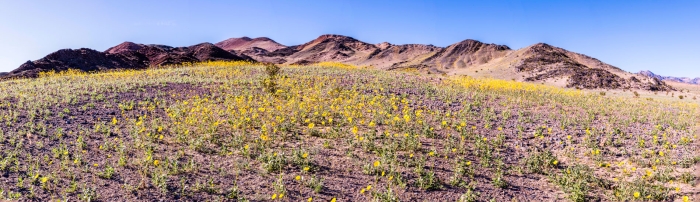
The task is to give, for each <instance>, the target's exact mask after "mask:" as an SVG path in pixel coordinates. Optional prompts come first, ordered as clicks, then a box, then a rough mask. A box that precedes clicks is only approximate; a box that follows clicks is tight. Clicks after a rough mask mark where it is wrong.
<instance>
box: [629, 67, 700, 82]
mask: <svg viewBox="0 0 700 202" xmlns="http://www.w3.org/2000/svg"><path fill="white" fill-rule="evenodd" d="M637 74H639V75H644V76H648V77H654V78H658V79H659V80H662V81H674V82H679V83H687V84H696V85H697V84H700V77H695V78H690V77H675V76H661V75H657V74H655V73H654V72H651V71H649V70H643V71H639V72H637Z"/></svg>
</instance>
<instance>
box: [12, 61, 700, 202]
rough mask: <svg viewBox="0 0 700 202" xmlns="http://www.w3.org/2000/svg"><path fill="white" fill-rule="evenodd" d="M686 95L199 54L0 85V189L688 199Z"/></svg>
mask: <svg viewBox="0 0 700 202" xmlns="http://www.w3.org/2000/svg"><path fill="white" fill-rule="evenodd" d="M699 113H700V111H698V105H697V103H693V102H686V101H681V100H678V101H664V100H654V99H638V98H631V97H630V98H625V97H615V96H602V95H600V94H598V93H590V92H586V91H580V90H571V89H563V88H557V87H550V86H544V85H537V84H529V83H521V82H515V81H504V80H496V79H477V78H470V77H459V76H452V77H448V76H441V75H434V74H432V75H430V74H418V73H415V72H403V71H381V70H375V69H371V68H362V67H354V66H350V65H343V64H339V63H319V64H314V65H309V66H281V67H276V66H273V65H263V64H255V63H248V62H207V63H197V64H183V65H180V66H173V67H163V68H153V69H147V70H138V71H136V70H128V71H114V72H103V73H83V72H77V71H68V72H61V73H56V72H49V73H42V75H41V76H40V78H36V79H20V80H11V81H4V82H0V174H1V176H0V198H3V199H19V200H36V201H78V200H82V201H155V200H166V201H172V200H182V201H489V200H494V201H536V200H540V201H567V200H569V201H597V200H602V201H674V200H675V201H693V200H697V198H698V197H700V195H698V192H699V191H700V188H699V187H698V180H697V178H698V172H697V171H696V170H697V169H698V162H699V161H700V152H699V151H700V150H699V147H698V137H697V134H698V129H699V128H698V121H699V120H700V119H698V118H700V117H699V116H700V114H699Z"/></svg>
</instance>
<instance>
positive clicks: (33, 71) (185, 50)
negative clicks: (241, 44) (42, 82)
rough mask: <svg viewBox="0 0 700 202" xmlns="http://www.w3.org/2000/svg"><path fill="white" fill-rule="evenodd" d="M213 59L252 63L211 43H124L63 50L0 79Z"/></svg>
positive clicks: (248, 58)
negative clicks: (66, 71) (103, 49)
mask: <svg viewBox="0 0 700 202" xmlns="http://www.w3.org/2000/svg"><path fill="white" fill-rule="evenodd" d="M211 60H250V61H254V60H253V59H252V58H250V57H247V56H246V57H241V56H238V55H236V54H233V53H231V52H229V51H226V50H224V49H221V48H219V47H217V46H215V45H214V44H211V43H201V44H197V45H194V46H189V47H177V48H173V47H170V46H164V45H143V44H136V43H132V42H124V43H121V44H119V45H117V46H114V47H112V48H109V49H107V50H106V51H105V52H99V51H96V50H92V49H87V48H82V49H63V50H59V51H56V52H54V53H51V54H49V55H47V56H46V57H44V58H41V59H39V60H36V61H27V62H26V63H24V64H22V65H21V66H20V67H19V68H17V69H15V70H13V71H11V72H9V73H7V74H3V75H0V77H3V78H8V77H36V76H37V75H38V74H39V72H44V71H65V70H68V69H79V70H82V71H99V70H110V69H141V68H146V67H149V66H160V65H174V64H181V63H184V62H202V61H211Z"/></svg>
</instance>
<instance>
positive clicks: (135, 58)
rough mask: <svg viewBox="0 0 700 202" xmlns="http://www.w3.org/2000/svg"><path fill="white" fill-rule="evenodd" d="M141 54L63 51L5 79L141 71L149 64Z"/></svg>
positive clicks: (29, 63) (25, 67) (14, 72)
mask: <svg viewBox="0 0 700 202" xmlns="http://www.w3.org/2000/svg"><path fill="white" fill-rule="evenodd" d="M147 61H148V59H147V58H146V57H144V56H143V55H140V54H134V53H131V52H129V53H124V54H108V53H103V52H100V51H96V50H93V49H88V48H81V49H62V50H59V51H56V52H53V53H51V54H49V55H47V56H46V57H44V58H41V59H39V60H36V61H27V62H26V63H24V64H22V65H21V66H19V68H17V69H15V70H12V71H10V72H9V73H8V74H7V75H6V76H5V77H36V76H38V74H39V72H43V71H65V70H68V69H79V70H82V71H97V70H110V69H119V68H126V69H140V68H144V67H146V66H147V64H148V62H147Z"/></svg>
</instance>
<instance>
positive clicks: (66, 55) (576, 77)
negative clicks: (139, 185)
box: [0, 34, 673, 91]
mask: <svg viewBox="0 0 700 202" xmlns="http://www.w3.org/2000/svg"><path fill="white" fill-rule="evenodd" d="M208 60H250V61H258V62H270V63H276V64H300V65H305V64H312V63H316V62H322V61H337V62H342V63H347V64H352V65H358V66H372V67H374V68H377V69H383V70H395V69H416V70H418V71H421V72H424V73H439V74H456V75H470V76H487V77H493V78H501V79H508V80H518V81H526V82H537V83H550V84H553V85H559V86H562V87H571V88H586V89H641V90H650V91H666V90H672V89H673V88H672V87H671V86H669V85H667V84H666V83H665V82H663V81H662V78H659V77H655V76H650V75H645V74H632V73H629V72H626V71H623V70H621V69H619V68H617V67H615V66H612V65H608V64H606V63H603V62H601V61H599V60H597V59H595V58H592V57H589V56H586V55H583V54H579V53H574V52H571V51H567V50H564V49H562V48H558V47H554V46H551V45H549V44H545V43H538V44H534V45H531V46H528V47H525V48H521V49H518V50H512V49H511V48H510V47H508V46H505V45H497V44H487V43H482V42H480V41H476V40H471V39H467V40H464V41H460V42H458V43H455V44H452V45H449V46H447V47H438V46H433V45H424V44H403V45H396V44H391V43H388V42H383V43H379V44H370V43H366V42H363V41H360V40H357V39H355V38H352V37H348V36H342V35H332V34H328V35H321V36H319V37H318V38H316V39H314V40H312V41H309V42H307V43H304V44H301V45H294V46H285V45H282V44H280V43H277V42H275V41H274V40H272V39H270V38H266V37H260V38H248V37H241V38H230V39H227V40H224V41H221V42H218V43H215V44H211V43H201V44H197V45H193V46H188V47H170V46H166V45H145V44H137V43H132V42H124V43H121V44H119V45H117V46H114V47H112V48H109V49H107V50H106V51H104V52H100V51H96V50H92V49H87V48H81V49H62V50H59V51H57V52H54V53H51V54H49V55H47V56H46V57H44V58H41V59H39V60H35V61H28V62H26V63H25V64H22V65H21V66H20V67H19V68H17V69H15V70H13V71H11V72H9V73H6V74H5V75H4V76H3V75H1V74H0V77H4V78H13V77H35V76H37V75H38V73H39V72H41V71H50V70H56V71H63V70H66V69H69V68H74V69H80V70H83V71H98V70H109V69H119V68H127V69H141V68H148V67H150V66H160V65H171V64H179V63H182V62H197V61H208Z"/></svg>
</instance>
